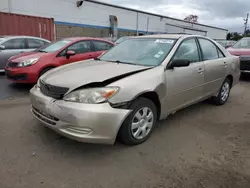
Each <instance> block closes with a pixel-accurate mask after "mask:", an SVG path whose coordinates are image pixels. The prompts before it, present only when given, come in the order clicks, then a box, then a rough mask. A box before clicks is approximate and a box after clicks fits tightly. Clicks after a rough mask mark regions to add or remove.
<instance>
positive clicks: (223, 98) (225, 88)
mask: <svg viewBox="0 0 250 188" xmlns="http://www.w3.org/2000/svg"><path fill="white" fill-rule="evenodd" d="M231 87H232V82H231V80H230V79H229V78H226V79H225V81H224V82H223V84H222V86H221V88H220V92H219V94H218V95H217V97H213V98H212V101H213V103H214V104H216V105H224V104H225V103H226V102H227V100H228V98H229V95H230V91H231ZM224 92H227V94H225V93H224ZM223 93H224V94H223Z"/></svg>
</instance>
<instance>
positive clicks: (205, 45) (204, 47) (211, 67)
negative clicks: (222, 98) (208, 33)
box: [198, 38, 228, 96]
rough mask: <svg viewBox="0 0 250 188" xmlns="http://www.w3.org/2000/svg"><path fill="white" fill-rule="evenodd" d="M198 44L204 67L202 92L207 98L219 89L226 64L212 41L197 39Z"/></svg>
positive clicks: (223, 56)
mask: <svg viewBox="0 0 250 188" xmlns="http://www.w3.org/2000/svg"><path fill="white" fill-rule="evenodd" d="M198 42H199V45H200V47H201V52H202V58H203V62H204V65H205V72H204V75H205V76H204V80H205V85H204V92H205V95H206V96H209V95H212V94H214V93H216V92H217V91H218V90H219V89H220V87H221V85H222V83H223V81H224V79H225V76H226V72H227V66H228V62H227V58H226V57H225V55H224V54H223V52H221V50H220V49H219V48H218V47H217V46H216V44H214V43H213V42H212V41H210V40H208V39H205V38H198Z"/></svg>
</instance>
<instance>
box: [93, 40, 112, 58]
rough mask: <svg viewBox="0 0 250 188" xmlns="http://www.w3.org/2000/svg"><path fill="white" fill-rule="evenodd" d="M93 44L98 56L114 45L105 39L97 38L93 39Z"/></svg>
mask: <svg viewBox="0 0 250 188" xmlns="http://www.w3.org/2000/svg"><path fill="white" fill-rule="evenodd" d="M92 43H93V46H94V51H95V53H94V56H95V57H98V56H100V55H101V54H102V53H103V52H106V51H107V50H109V49H110V48H112V47H113V46H114V45H113V44H111V43H108V42H104V41H97V40H93V41H92Z"/></svg>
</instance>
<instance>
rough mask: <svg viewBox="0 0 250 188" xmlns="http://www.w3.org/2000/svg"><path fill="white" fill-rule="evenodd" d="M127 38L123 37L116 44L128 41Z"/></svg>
mask: <svg viewBox="0 0 250 188" xmlns="http://www.w3.org/2000/svg"><path fill="white" fill-rule="evenodd" d="M126 39H127V37H121V38H119V39H118V40H117V41H115V43H116V44H120V43H121V42H122V41H124V40H126Z"/></svg>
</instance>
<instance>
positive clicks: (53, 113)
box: [30, 35, 240, 145]
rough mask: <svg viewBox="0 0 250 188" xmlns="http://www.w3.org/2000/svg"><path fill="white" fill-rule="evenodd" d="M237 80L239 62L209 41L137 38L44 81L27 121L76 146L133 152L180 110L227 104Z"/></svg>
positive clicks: (183, 37)
mask: <svg viewBox="0 0 250 188" xmlns="http://www.w3.org/2000/svg"><path fill="white" fill-rule="evenodd" d="M239 76H240V67H239V58H238V57H236V56H232V55H230V54H229V53H228V52H227V51H226V50H225V49H224V48H223V47H222V46H221V45H218V43H216V42H214V41H213V40H211V39H209V38H205V37H202V36H192V35H151V36H143V37H142V36H141V37H138V38H136V37H135V38H131V39H128V40H126V41H124V42H122V43H121V44H119V45H117V46H115V47H114V48H112V49H111V50H109V51H108V52H107V53H105V54H103V55H101V56H100V57H99V58H97V59H95V60H94V59H91V60H87V61H81V62H77V63H74V64H70V65H65V66H62V67H59V68H55V69H53V70H51V71H49V72H47V73H45V74H44V75H43V76H42V77H41V78H40V80H39V81H38V83H37V85H35V86H34V87H33V88H32V89H31V91H30V98H31V103H32V113H33V115H34V116H35V117H36V118H37V119H38V120H39V121H40V122H42V123H43V124H44V125H45V126H48V127H49V128H51V129H53V130H55V131H56V132H58V133H60V134H62V135H64V136H66V137H69V138H72V139H74V140H78V141H81V142H90V143H104V144H113V143H114V142H115V140H116V138H118V139H119V140H120V141H122V142H123V143H125V144H128V145H135V144H140V143H142V142H144V141H145V140H147V139H148V138H149V136H150V134H151V133H152V131H153V129H154V127H155V124H156V121H157V120H160V119H165V118H166V117H167V116H168V115H170V114H172V113H175V112H176V111H177V110H179V109H181V108H184V107H187V106H189V105H192V104H194V103H197V102H199V101H202V100H205V99H211V101H213V102H214V103H215V104H217V105H223V104H225V103H226V102H227V100H228V97H229V94H230V89H231V88H232V87H233V86H234V85H235V84H237V83H238V81H239Z"/></svg>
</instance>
